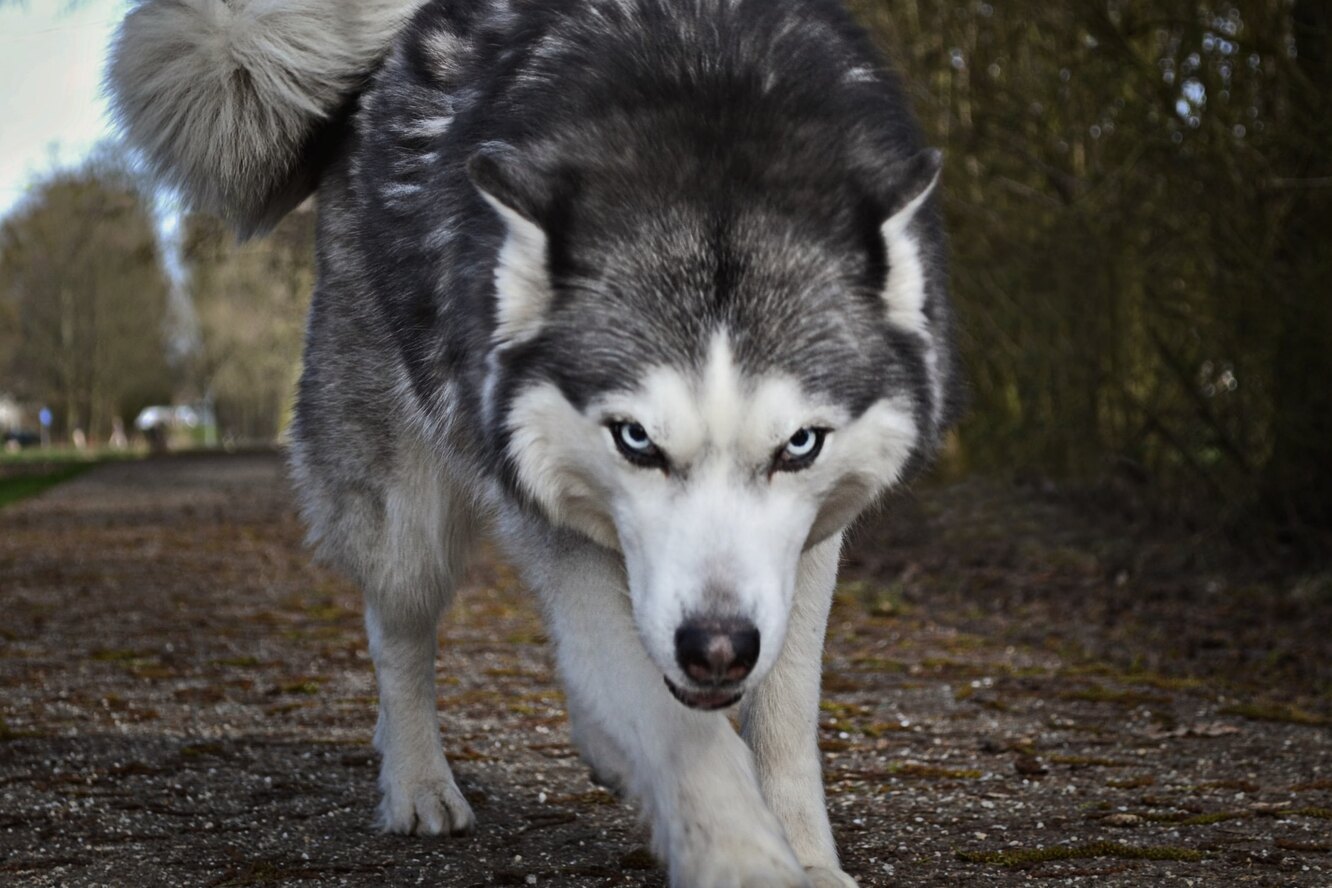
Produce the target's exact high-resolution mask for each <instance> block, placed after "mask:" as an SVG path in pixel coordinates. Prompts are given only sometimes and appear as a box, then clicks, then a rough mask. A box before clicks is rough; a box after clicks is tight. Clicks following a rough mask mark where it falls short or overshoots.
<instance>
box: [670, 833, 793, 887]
mask: <svg viewBox="0 0 1332 888" xmlns="http://www.w3.org/2000/svg"><path fill="white" fill-rule="evenodd" d="M671 885H672V886H674V888H813V885H812V883H811V882H810V879H809V876H808V875H807V874H806V873H805V870H804V869H802V868H801V866H800V864H799V863H797V862H796V860H795V855H794V854H792V853H791V849H790V848H789V847H788V846H787V844H786V841H785V840H784V839H782V838H780V837H778V836H770V835H763V836H748V837H744V838H743V839H742V838H741V837H739V836H731V837H728V839H727V840H724V841H716V842H713V843H710V844H709V846H708V847H707V848H705V849H704V848H700V849H698V852H697V853H692V854H684V855H681V856H680V857H679V858H677V859H675V860H672V861H671Z"/></svg>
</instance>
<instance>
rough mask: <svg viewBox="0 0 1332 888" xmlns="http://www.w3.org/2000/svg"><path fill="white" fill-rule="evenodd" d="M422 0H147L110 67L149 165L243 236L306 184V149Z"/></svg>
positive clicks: (133, 141)
mask: <svg viewBox="0 0 1332 888" xmlns="http://www.w3.org/2000/svg"><path fill="white" fill-rule="evenodd" d="M421 2H422V0H147V2H144V3H142V4H141V5H140V6H139V7H138V8H136V9H135V10H134V11H133V12H131V13H130V14H129V15H128V16H127V17H126V19H125V22H124V24H123V25H122V26H121V29H120V34H119V36H118V37H117V39H116V43H115V46H114V48H113V51H112V56H111V63H110V68H109V70H108V73H107V83H108V88H109V90H110V93H111V97H112V102H113V107H114V110H115V115H116V117H117V119H118V121H119V122H120V124H121V126H122V127H123V129H124V131H125V134H126V137H127V140H128V142H129V144H130V145H131V146H132V147H134V148H137V149H139V150H140V151H142V152H143V155H144V157H145V159H146V160H147V162H148V164H149V166H150V168H151V171H152V172H153V174H154V175H156V176H157V177H158V178H160V179H161V180H163V181H165V182H167V183H169V184H171V185H174V186H176V187H177V188H179V189H180V190H181V191H182V192H183V193H184V195H185V197H186V199H187V200H188V201H189V202H190V204H191V205H192V206H193V207H195V208H197V209H200V210H204V211H207V212H212V213H216V214H217V215H219V216H221V217H222V218H223V219H225V220H227V221H228V222H229V223H231V224H232V225H233V226H234V227H235V228H236V229H237V230H238V231H239V232H240V233H241V234H243V235H248V234H253V233H256V232H258V231H262V230H264V229H266V228H269V227H271V226H272V225H273V224H275V223H276V222H277V221H278V219H280V218H281V217H282V215H283V214H285V213H286V212H287V211H288V210H289V209H291V208H292V206H294V205H295V204H296V203H298V202H299V201H300V200H301V199H302V198H304V197H305V195H306V194H308V193H309V191H310V189H311V188H312V187H313V185H314V181H313V177H311V176H310V174H309V171H307V170H304V169H303V166H302V152H303V149H304V147H305V145H306V143H307V141H308V140H309V139H310V138H311V137H312V136H313V135H314V134H315V133H316V132H317V131H318V128H319V126H320V124H322V123H323V122H324V121H326V120H327V119H328V117H329V116H330V115H331V114H333V113H334V112H335V111H337V110H338V109H339V108H340V107H342V105H343V103H344V102H345V101H346V99H347V97H348V96H349V94H351V93H353V92H355V91H356V90H357V89H358V88H359V86H360V84H361V82H362V81H363V80H364V78H365V77H366V76H367V75H368V74H369V73H370V72H371V71H373V70H374V68H375V67H376V65H378V63H379V62H380V60H381V59H382V57H383V56H384V54H385V52H386V51H387V49H388V47H389V45H390V43H391V42H392V40H393V37H394V35H395V34H396V33H397V32H398V30H399V29H400V28H401V27H402V26H403V24H404V23H405V21H406V20H407V18H408V17H409V16H410V15H411V13H412V12H413V11H414V10H415V9H416V8H417V7H418V6H420V5H421Z"/></svg>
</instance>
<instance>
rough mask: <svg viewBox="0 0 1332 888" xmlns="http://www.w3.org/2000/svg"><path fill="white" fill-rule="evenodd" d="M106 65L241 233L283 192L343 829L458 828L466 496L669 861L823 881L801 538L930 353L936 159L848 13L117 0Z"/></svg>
mask: <svg viewBox="0 0 1332 888" xmlns="http://www.w3.org/2000/svg"><path fill="white" fill-rule="evenodd" d="M110 84H111V89H112V93H113V95H114V98H115V102H116V107H117V111H118V114H119V117H120V120H121V122H122V123H123V125H124V127H125V129H126V131H127V136H128V138H129V140H130V143H131V144H132V145H133V146H135V147H136V148H137V149H139V151H140V152H141V153H142V155H143V156H144V158H145V159H146V161H147V162H148V164H149V165H150V166H151V167H152V169H153V170H154V171H155V172H156V173H157V174H158V175H159V176H160V177H161V178H162V179H164V180H165V181H166V182H169V183H171V184H173V185H175V186H176V187H178V188H180V189H181V190H182V191H183V193H184V194H185V195H186V197H187V198H188V199H189V200H190V201H192V202H193V204H194V205H195V206H196V207H198V208H201V209H205V210H210V211H213V212H215V213H218V214H220V215H222V216H223V217H224V218H226V219H227V220H229V221H230V222H231V223H232V224H233V225H234V226H235V228H236V229H237V230H238V231H239V232H241V233H243V234H246V235H249V234H254V233H257V232H262V231H263V230H265V229H266V228H268V227H270V226H271V225H272V224H273V223H274V222H275V221H276V220H277V219H279V218H280V217H281V216H282V215H283V213H285V212H286V211H287V210H288V209H290V208H291V207H292V206H294V205H295V204H296V203H298V202H299V201H301V200H302V199H304V198H305V197H306V196H307V195H308V194H309V193H310V192H311V191H317V196H318V207H319V235H318V270H319V280H318V285H317V288H316V292H315V294H314V302H313V305H312V308H311V312H310V322H309V333H308V340H307V346H306V353H305V365H304V373H303V375H302V378H301V382H300V391H299V399H298V406H297V415H296V421H295V424H294V427H293V430H292V431H293V438H292V441H293V444H292V471H293V475H294V478H295V482H296V488H297V490H298V491H299V494H300V498H301V502H302V505H303V510H304V515H305V518H306V520H307V521H308V523H309V527H310V536H311V539H312V540H313V541H314V542H315V544H316V545H317V548H318V553H319V555H320V556H321V557H322V558H323V559H324V560H326V561H327V562H329V563H331V564H333V565H335V566H337V567H338V568H340V569H341V570H343V571H345V572H346V573H348V574H349V575H350V576H351V577H353V578H354V579H355V580H356V581H357V582H359V583H360V585H361V586H362V587H363V589H364V591H365V597H366V626H367V629H368V632H369V639H370V651H371V654H372V655H373V658H374V662H375V670H376V677H377V680H378V684H379V699H380V707H379V722H378V727H377V729H376V731H375V745H376V747H377V748H378V749H379V751H380V752H381V753H382V754H383V767H382V771H381V773H380V778H379V785H380V788H381V790H382V801H381V803H380V806H379V819H380V822H381V824H382V827H383V828H384V829H386V830H388V831H390V832H396V833H411V832H415V833H424V834H437V833H462V832H466V831H468V830H470V829H472V827H473V815H472V811H471V808H470V807H469V806H468V803H467V801H466V799H465V798H464V797H463V794H462V793H461V792H460V791H459V789H458V785H457V783H456V782H455V781H454V778H453V774H452V773H451V771H450V769H449V765H448V763H447V761H446V759H445V755H444V750H443V748H442V746H441V743H440V731H439V723H438V720H437V713H436V711H435V709H436V706H435V694H434V680H435V655H436V629H437V623H438V620H439V618H440V615H441V613H442V611H443V610H444V609H445V607H446V606H447V605H448V603H449V601H450V598H451V597H452V595H453V590H454V588H455V586H456V585H457V583H458V581H459V578H460V577H461V576H462V573H463V570H464V566H465V563H466V561H467V557H468V555H469V553H470V552H471V551H472V549H473V543H474V541H475V539H476V537H477V535H478V533H480V532H483V531H484V532H488V533H490V534H492V535H493V536H494V537H495V538H497V539H498V541H499V542H500V543H501V544H502V546H503V548H504V549H505V551H506V552H507V554H508V556H509V557H510V558H511V559H512V560H513V561H514V563H516V564H517V565H518V566H519V567H520V569H521V570H522V571H523V574H524V576H525V579H526V581H527V582H528V583H529V584H530V585H531V586H532V587H533V588H534V589H535V590H536V591H537V592H538V593H539V595H540V597H541V600H542V602H543V605H544V609H545V613H546V618H547V620H548V623H549V626H550V629H551V635H552V637H553V638H554V639H555V649H556V656H557V661H558V664H559V671H560V673H561V676H562V678H563V680H564V683H565V686H566V688H567V691H568V695H567V696H568V700H569V710H570V717H571V720H572V731H573V736H574V740H575V742H576V743H577V746H578V748H579V750H580V751H581V753H582V754H583V756H584V757H585V758H586V759H587V760H588V762H589V763H590V765H591V767H592V768H593V770H594V773H595V774H596V775H597V776H599V777H600V778H601V779H602V780H604V781H607V782H609V783H612V784H614V785H615V786H617V787H619V788H621V789H622V790H623V791H624V792H625V793H626V794H628V795H629V796H631V797H633V798H634V799H636V800H637V801H638V803H639V804H640V805H641V806H642V809H643V811H644V814H645V816H646V818H647V819H648V821H649V822H650V824H651V828H652V835H653V839H654V846H655V849H656V850H657V852H658V853H659V854H660V855H661V857H663V858H664V859H665V860H666V862H667V863H668V865H669V870H670V876H671V883H672V884H673V885H677V886H691V888H721V886H740V885H745V886H810V885H816V886H830V885H834V886H847V885H854V884H855V882H854V880H853V879H852V878H851V877H850V876H848V875H847V874H846V873H844V872H843V871H842V869H841V868H840V866H839V863H838V857H837V850H836V847H835V845H834V843H833V836H832V831H831V829H830V828H829V823H828V814H827V810H826V806H825V802H824V793H823V786H822V778H821V773H820V759H819V751H818V745H817V736H816V732H817V720H818V704H819V679H820V666H821V649H822V645H823V636H824V628H825V623H826V621H827V614H828V608H829V602H830V599H831V595H832V591H833V585H834V578H835V574H836V570H837V559H838V549H839V546H840V545H841V538H842V533H843V529H844V528H845V527H846V526H847V525H848V523H849V522H851V521H852V520H853V519H854V518H855V517H856V515H857V514H858V513H860V512H861V511H862V510H863V509H864V508H865V507H866V506H867V505H869V504H870V503H871V502H873V501H874V500H875V498H876V497H877V496H878V495H879V494H880V493H881V492H883V491H884V490H885V489H887V488H889V487H891V486H892V485H894V484H895V483H897V482H899V481H900V480H901V479H902V478H903V477H904V476H905V475H906V474H907V473H909V472H910V471H912V470H913V469H914V468H915V467H917V466H918V465H920V464H921V463H922V461H924V460H925V459H927V458H928V457H929V455H930V454H931V453H932V452H933V451H934V450H935V449H936V448H937V446H938V444H939V440H940V435H941V433H942V431H943V430H944V429H945V427H946V425H947V423H948V422H949V420H950V416H951V412H952V411H951V404H952V400H953V399H952V397H951V394H950V393H951V391H952V389H953V385H952V379H953V375H954V374H953V359H952V355H951V350H950V318H949V308H948V304H947V301H946V300H947V294H946V276H945V269H944V238H943V233H942V229H941V226H940V221H939V213H938V209H937V206H936V203H937V201H936V200H935V199H934V189H935V185H936V182H937V180H938V174H939V165H940V155H939V154H938V152H936V151H932V150H929V149H927V148H926V147H925V146H924V145H923V143H922V137H921V134H920V131H919V129H918V127H917V125H916V124H915V122H914V121H913V119H912V116H911V114H910V111H909V110H908V108H907V105H906V102H905V100H904V97H903V94H902V90H901V88H900V86H899V85H898V84H897V82H896V80H895V79H894V77H893V76H892V75H891V74H890V73H889V72H888V71H887V70H886V69H885V66H884V63H883V61H882V60H881V58H880V57H879V55H878V54H877V53H876V52H875V50H874V49H873V47H872V46H871V44H870V42H869V41H868V39H867V37H866V36H865V34H864V33H863V32H862V31H861V30H860V29H859V28H858V27H857V26H856V25H855V24H854V23H853V22H852V20H851V19H850V17H849V16H848V15H847V13H846V12H845V11H844V10H843V9H842V8H840V6H838V5H837V4H836V3H835V2H834V0H428V2H425V3H424V4H422V3H420V2H402V0H397V2H393V0H372V2H356V0H228V2H222V0H148V2H146V3H143V4H141V5H140V6H138V7H137V8H136V9H135V11H134V12H132V13H131V14H130V16H129V17H128V19H127V22H126V24H125V26H124V27H123V29H122V31H121V34H120V37H119V38H118V44H117V47H116V50H115V54H114V57H113V63H112V69H111V72H110ZM735 704H739V707H740V711H739V714H740V720H741V724H742V726H743V728H742V731H741V732H740V734H737V733H736V731H735V730H733V728H732V726H731V723H730V722H729V720H728V718H727V714H726V712H725V710H727V709H728V708H729V707H731V706H733V705H735Z"/></svg>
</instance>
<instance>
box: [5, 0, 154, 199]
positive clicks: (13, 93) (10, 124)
mask: <svg viewBox="0 0 1332 888" xmlns="http://www.w3.org/2000/svg"><path fill="white" fill-rule="evenodd" d="M129 5H130V4H129V3H128V2H126V0H82V2H79V3H74V4H71V3H70V0H26V2H21V3H18V4H14V3H0V216H4V215H6V214H7V213H8V212H9V211H10V210H11V209H12V208H13V206H14V204H15V203H17V202H18V200H19V199H20V198H22V197H23V194H24V191H25V190H26V188H27V187H28V185H29V184H30V183H31V181H32V179H33V177H34V176H37V175H40V174H42V173H45V172H48V171H50V170H51V169H52V167H53V166H55V165H62V166H63V165H70V164H74V163H77V162H78V161H79V160H80V159H81V158H82V157H83V156H84V155H85V154H86V153H87V152H88V150H89V149H90V148H91V147H92V146H93V145H94V144H96V143H97V141H98V140H100V139H102V138H104V137H105V136H107V135H109V134H110V132H111V131H110V126H109V123H108V121H107V118H106V101H105V99H104V98H103V97H102V94H101V93H102V87H101V80H102V67H103V65H104V63H105V60H106V48H107V44H108V43H109V42H110V39H111V36H112V34H113V33H114V30H115V26H116V24H117V23H118V22H119V21H120V19H121V18H122V17H123V16H124V14H125V12H126V11H127V10H128V8H129Z"/></svg>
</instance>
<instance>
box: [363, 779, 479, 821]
mask: <svg viewBox="0 0 1332 888" xmlns="http://www.w3.org/2000/svg"><path fill="white" fill-rule="evenodd" d="M379 825H380V828H381V829H383V830H384V832H389V833H400V834H416V835H425V836H438V835H441V834H445V833H447V834H449V835H453V836H458V835H465V834H467V833H470V832H472V831H473V830H474V829H475V828H476V816H475V815H474V814H473V813H472V806H471V805H469V804H468V803H467V799H465V798H464V797H463V794H462V792H461V791H460V790H459V789H458V784H457V783H455V782H454V780H453V777H452V775H446V776H443V777H441V776H440V775H435V776H434V777H432V778H431V779H428V780H423V781H420V782H417V783H415V784H414V785H402V784H399V785H397V786H392V785H390V786H389V787H387V788H386V789H385V791H384V797H383V799H382V800H381V802H380V805H379Z"/></svg>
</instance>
